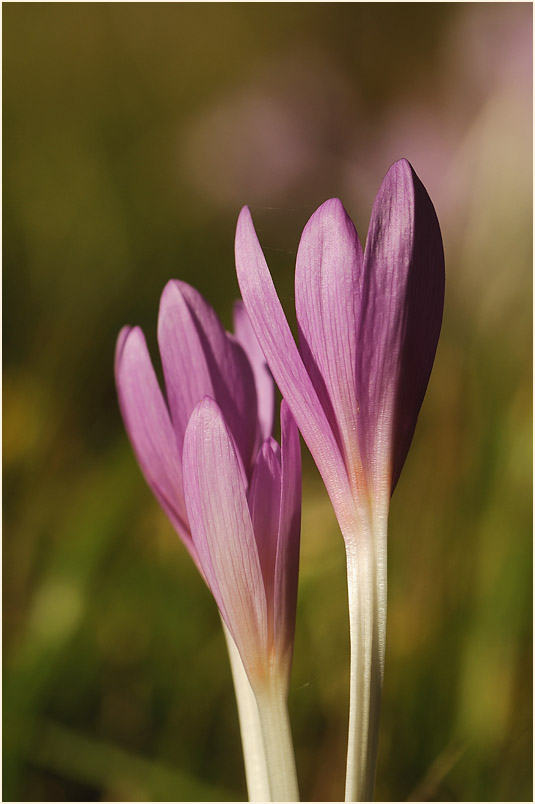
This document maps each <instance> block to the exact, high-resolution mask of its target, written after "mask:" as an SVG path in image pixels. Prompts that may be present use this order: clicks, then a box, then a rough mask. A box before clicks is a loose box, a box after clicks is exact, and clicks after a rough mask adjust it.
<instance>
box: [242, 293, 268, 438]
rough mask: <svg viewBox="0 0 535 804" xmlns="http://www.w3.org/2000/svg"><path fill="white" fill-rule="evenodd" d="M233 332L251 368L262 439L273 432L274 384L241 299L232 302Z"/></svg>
mask: <svg viewBox="0 0 535 804" xmlns="http://www.w3.org/2000/svg"><path fill="white" fill-rule="evenodd" d="M234 332H235V334H236V337H237V339H238V341H239V343H240V344H241V345H242V347H243V349H244V351H245V354H246V355H247V357H248V358H249V362H250V364H251V367H252V369H253V375H254V379H255V385H256V397H257V400H258V418H259V421H260V436H261V441H264V440H265V439H266V438H269V437H270V435H271V434H272V432H273V418H274V415H275V385H274V382H273V377H272V376H271V372H270V370H269V368H268V364H267V363H266V358H265V357H264V353H263V351H262V349H261V348H260V344H259V343H258V338H257V337H256V335H255V333H254V330H253V328H252V326H251V321H250V319H249V316H248V315H247V311H246V309H245V307H244V304H243V302H242V301H236V302H234Z"/></svg>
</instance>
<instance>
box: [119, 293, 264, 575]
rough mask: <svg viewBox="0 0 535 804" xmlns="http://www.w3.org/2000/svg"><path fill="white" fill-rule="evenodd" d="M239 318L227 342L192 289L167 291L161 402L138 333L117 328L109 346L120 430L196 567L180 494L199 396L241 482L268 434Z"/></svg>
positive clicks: (161, 322) (161, 331)
mask: <svg viewBox="0 0 535 804" xmlns="http://www.w3.org/2000/svg"><path fill="white" fill-rule="evenodd" d="M246 317H247V314H246V313H245V311H244V310H243V308H241V307H240V306H239V305H237V306H236V309H235V323H236V326H237V335H236V337H235V336H233V335H231V334H229V333H227V332H225V330H224V329H223V327H222V325H221V323H220V321H219V319H218V317H217V315H216V313H215V312H214V310H213V309H212V308H211V307H210V305H209V304H207V303H206V301H205V300H204V299H203V298H202V296H201V295H200V294H199V293H198V292H197V291H196V290H194V288H192V287H191V286H190V285H187V284H186V283H185V282H179V281H176V280H171V281H169V282H168V283H167V285H166V286H165V288H164V290H163V293H162V297H161V300H160V312H159V316H158V344H159V347H160V355H161V359H162V366H163V373H164V379H165V387H166V392H167V394H166V395H167V400H166V399H165V398H164V396H163V394H162V392H161V390H160V386H159V384H158V380H157V379H156V374H155V372H154V368H153V366H152V362H151V359H150V356H149V352H148V349H147V344H146V342H145V336H144V335H143V332H142V331H141V329H140V328H139V327H133V328H130V327H124V328H123V329H122V330H121V332H120V334H119V337H118V339H117V347H116V353H115V378H116V385H117V392H118V397H119V405H120V408H121V413H122V416H123V420H124V423H125V427H126V430H127V432H128V435H129V437H130V441H131V443H132V447H133V449H134V452H135V454H136V457H137V459H138V462H139V465H140V467H141V469H142V471H143V474H144V476H145V479H146V481H147V483H148V485H149V486H150V488H151V489H152V491H153V492H154V495H155V496H156V498H157V500H158V502H159V503H160V505H161V506H162V508H163V510H164V511H165V513H166V514H167V516H168V518H169V520H170V521H171V523H172V524H173V526H174V527H175V529H176V531H177V532H178V534H179V536H180V537H181V539H182V541H183V542H184V544H185V546H186V547H187V549H188V550H189V552H190V554H191V556H192V558H193V560H194V561H195V563H196V564H197V566H199V562H198V558H197V552H196V550H195V547H194V546H193V542H192V538H191V532H190V527H189V522H188V516H187V512H186V508H185V503H184V496H183V490H182V476H183V470H182V451H183V444H184V434H185V432H186V426H187V423H188V420H189V417H190V415H191V413H192V412H193V410H194V408H195V406H196V405H197V403H198V402H199V401H200V400H201V399H202V398H203V397H204V396H211V397H212V398H213V399H215V400H217V403H218V405H219V407H220V408H221V410H222V412H223V415H224V416H225V419H226V421H227V423H228V425H229V427H230V430H231V432H232V435H233V438H234V440H235V443H236V447H237V451H238V456H239V460H240V465H241V467H242V470H243V472H244V473H245V476H246V477H248V478H249V477H250V476H251V473H252V469H253V465H254V459H255V457H256V454H257V452H258V449H259V447H260V444H261V443H262V441H263V440H264V439H265V438H267V437H268V436H269V435H270V434H271V430H272V426H273V409H274V392H273V387H272V385H273V383H272V380H271V379H270V377H269V376H268V374H267V373H266V372H267V370H266V368H265V360H264V359H263V357H262V356H261V353H260V351H259V349H258V345H256V347H255V344H254V341H253V339H254V334H253V332H252V330H251V329H250V324H248V321H247V318H246ZM240 341H241V344H243V345H241V344H240ZM248 355H249V357H248ZM255 376H256V377H257V378H258V379H257V382H258V387H257V386H256V383H255ZM270 383H271V388H270Z"/></svg>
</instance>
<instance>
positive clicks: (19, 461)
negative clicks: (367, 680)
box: [3, 3, 532, 801]
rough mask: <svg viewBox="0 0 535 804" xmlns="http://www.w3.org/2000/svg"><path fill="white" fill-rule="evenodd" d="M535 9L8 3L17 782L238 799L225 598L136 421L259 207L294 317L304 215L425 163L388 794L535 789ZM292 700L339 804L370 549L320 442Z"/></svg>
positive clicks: (311, 769)
mask: <svg viewBox="0 0 535 804" xmlns="http://www.w3.org/2000/svg"><path fill="white" fill-rule="evenodd" d="M531 15H532V9H531V4H520V3H518V4H514V3H513V4H501V3H498V4H493V3H490V4H485V3H483V4H478V3H475V4H414V5H413V4H402V3H400V4H366V3H362V4H360V3H358V4H323V3H318V4H306V3H305V4H247V3H246V4H238V3H237V4H232V3H223V4H145V3H139V4H129V3H126V4H120V3H117V4H114V3H112V4H105V3H104V4H97V3H88V4H70V3H67V4H61V3H57V4H56V3H45V4H31V3H30V4H7V5H4V7H3V79H4V80H3V99H4V118H3V119H4V139H3V147H4V152H3V156H4V159H3V171H4V195H3V213H4V218H3V224H4V226H3V233H4V282H3V301H4V305H3V321H4V330H3V333H4V334H3V344H4V379H3V411H4V427H3V445H4V487H3V491H4V493H3V500H4V563H3V567H4V576H3V577H4V580H3V590H4V653H3V656H4V676H3V682H4V710H3V711H4V731H3V735H4V736H3V748H4V774H3V788H4V789H3V799H4V800H19V801H24V800H32V801H38V800H44V801H47V800H55V801H63V800H103V801H112V800H118V801H128V800H151V799H152V800H163V801H166V800H222V801H223V800H243V799H245V797H246V790H245V780H244V773H243V765H242V759H241V748H240V738H239V729H238V722H237V715H236V711H235V702H234V698H233V689H232V683H231V677H230V672H229V668H228V662H227V656H226V650H225V645H224V640H223V636H222V632H221V627H220V623H219V619H218V616H217V612H216V608H215V605H214V603H213V600H212V599H211V598H210V596H209V594H208V592H207V590H206V588H205V587H204V585H203V583H202V581H201V579H200V578H199V576H198V574H197V572H196V570H195V568H194V566H193V564H192V562H191V560H190V559H189V558H188V556H187V554H186V551H185V549H184V548H183V547H182V545H181V544H180V542H179V540H178V538H177V537H176V535H175V534H174V532H173V531H172V528H171V526H170V525H169V524H168V522H167V521H166V519H165V517H164V515H163V514H162V513H161V512H160V510H159V508H158V506H157V504H156V502H155V500H154V499H153V497H152V496H151V493H150V492H149V490H148V489H147V488H146V486H145V483H144V481H143V478H142V476H141V473H140V472H139V470H138V468H137V465H136V462H135V459H134V457H133V454H132V452H131V449H130V445H129V443H128V440H127V437H126V435H125V432H124V429H123V425H122V422H121V419H120V416H119V413H118V410H117V404H116V398H115V390H114V384H113V376H112V362H113V350H114V343H115V338H116V335H117V333H118V331H119V329H120V327H121V326H122V325H123V324H125V323H129V324H136V323H138V324H141V325H142V326H143V328H144V330H145V332H146V334H147V336H148V341H149V345H150V347H151V348H152V350H153V355H154V356H156V354H157V352H156V348H155V344H156V339H155V332H156V318H157V309H158V301H159V296H160V293H161V290H162V288H163V286H164V284H165V282H166V281H167V280H168V279H169V278H170V277H176V278H180V279H183V280H185V281H188V282H190V283H192V284H194V285H195V286H196V287H197V288H198V289H199V290H200V291H201V292H202V293H203V294H204V295H205V297H206V298H207V299H208V300H209V301H210V302H211V303H212V304H213V305H214V306H215V308H216V310H217V311H218V313H219V314H220V315H221V317H222V320H223V322H224V323H225V325H226V326H227V327H229V326H230V323H231V318H230V311H231V305H232V301H233V299H234V298H235V297H236V296H237V295H238V289H237V283H236V279H235V275H234V267H233V238H234V226H235V221H236V218H237V214H238V212H239V209H240V207H241V206H242V205H243V204H245V203H248V204H249V205H250V206H251V208H252V211H253V215H254V218H255V221H256V224H257V228H258V232H259V236H260V239H261V242H262V244H263V246H264V248H265V252H266V256H267V259H268V262H269V264H270V266H271V269H272V271H273V273H274V277H275V282H276V284H277V286H278V288H279V291H280V293H281V296H282V298H283V302H284V304H285V306H286V309H287V311H288V314H289V315H290V316H292V315H293V311H292V308H293V304H292V293H293V291H292V283H293V266H294V259H295V253H296V248H297V244H298V241H299V236H300V232H301V229H302V227H303V225H304V223H305V222H306V220H307V219H308V217H309V215H310V214H311V213H312V212H313V210H314V209H315V208H316V207H317V206H318V205H319V204H320V203H321V202H323V201H324V200H325V199H326V198H328V197H330V196H339V197H340V198H341V199H342V200H343V202H344V204H345V206H346V208H347V209H348V211H349V213H350V214H351V215H352V217H353V219H354V220H355V223H356V225H357V228H358V229H359V232H360V234H361V238H362V239H363V238H364V237H365V234H366V228H367V224H368V220H369V214H370V209H371V205H372V202H373V198H374V195H375V192H376V191H377V189H378V187H379V184H380V182H381V179H382V177H383V175H384V173H385V172H386V170H387V169H388V167H389V165H390V164H391V163H392V162H393V161H395V160H396V159H398V158H400V157H402V156H405V157H407V158H408V159H409V160H410V161H411V162H412V164H413V165H414V168H415V169H416V171H417V173H418V174H419V176H420V178H421V179H422V181H423V182H424V184H425V185H426V187H427V188H428V191H429V193H430V195H431V198H432V199H433V201H434V203H435V206H436V209H437V213H438V217H439V220H440V221H441V226H442V231H443V237H444V243H445V251H446V267H447V295H446V310H445V319H444V327H443V332H442V337H441V341H440V344H439V348H438V353H437V359H436V363H435V368H434V371H433V375H432V378H431V383H430V386H429V390H428V394H427V397H426V401H425V403H424V406H423V408H422V412H421V416H420V421H419V425H418V428H417V432H416V436H415V440H414V443H413V446H412V449H411V453H410V455H409V458H408V461H407V464H406V466H405V469H404V472H403V475H402V477H401V480H400V483H399V485H398V488H397V490H396V493H395V495H394V498H393V501H392V509H391V524H390V537H389V624H388V640H387V657H386V677H385V692H384V706H383V714H382V723H381V738H380V751H379V767H378V777H377V798H378V799H379V800H439V801H440V800H458V801H466V800H506V801H509V800H531V799H532V768H531V765H532V647H531V637H532V595H531V582H532V540H531V533H532V526H531V491H532V471H531V437H532V432H531V430H532V414H531V406H532V379H531V367H532V358H531V345H532V340H531V309H532V304H531V290H532V271H531V263H532V255H531V242H532V240H531V226H532V189H531V184H532V156H531V150H532V88H531V78H532V62H531V59H532V49H531V31H532V22H531ZM304 460H305V464H304V481H303V482H304V508H303V533H302V562H301V567H302V569H301V575H300V589H299V604H298V619H297V638H296V648H295V662H294V672H293V676H292V687H291V694H290V710H291V717H292V723H293V731H294V740H295V745H296V758H297V766H298V773H299V778H300V785H301V793H302V798H303V799H304V800H339V799H341V798H342V796H343V784H344V766H345V749H346V730H347V705H348V627H347V613H346V591H345V576H344V550H343V543H342V539H341V537H340V535H339V533H338V529H337V525H336V522H335V519H334V516H333V514H332V510H331V506H330V503H329V500H328V498H327V494H326V492H325V490H324V488H323V485H322V483H321V481H320V479H319V476H318V474H317V471H316V469H315V467H314V465H313V463H312V461H311V460H310V457H309V456H308V453H305V458H304Z"/></svg>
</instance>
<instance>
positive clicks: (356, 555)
mask: <svg viewBox="0 0 535 804" xmlns="http://www.w3.org/2000/svg"><path fill="white" fill-rule="evenodd" d="M377 530H378V531H379V532H377ZM377 530H376V532H375V533H374V534H373V538H360V539H353V540H349V539H346V554H347V584H348V599H349V634H350V640H351V658H350V694H349V738H348V748H347V773H346V794H345V800H346V801H373V796H374V787H375V769H376V763H377V748H378V742H379V716H380V711H381V698H382V693H383V674H384V653H385V634H386V521H384V524H383V525H382V526H381V527H380V528H378V529H377ZM366 536H369V534H366Z"/></svg>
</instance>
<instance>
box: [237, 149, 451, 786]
mask: <svg viewBox="0 0 535 804" xmlns="http://www.w3.org/2000/svg"><path fill="white" fill-rule="evenodd" d="M236 267H237V274H238V282H239V285H240V288H241V292H242V297H243V300H244V303H245V307H246V309H247V312H248V313H249V317H250V319H251V323H252V325H253V328H254V330H255V333H256V335H257V338H258V341H259V343H260V345H261V347H262V349H263V351H264V354H265V356H266V359H267V362H268V365H269V367H270V369H271V371H272V373H273V376H274V378H275V380H276V382H277V384H278V386H279V388H280V390H281V392H282V394H283V396H284V398H285V399H286V401H287V403H288V405H289V407H290V409H291V410H292V413H293V414H294V417H295V420H296V422H297V425H298V427H299V429H300V430H301V433H302V435H303V438H304V440H305V442H306V443H307V445H308V447H309V449H310V452H311V453H312V456H313V458H314V460H315V462H316V464H317V466H318V469H319V471H320V473H321V475H322V477H323V480H324V482H325V486H326V488H327V491H328V493H329V495H330V497H331V500H332V503H333V507H334V509H335V513H336V515H337V518H338V521H339V524H340V528H341V531H342V534H343V536H344V540H345V544H346V552H347V559H348V584H349V598H350V599H349V604H350V628H351V642H352V666H351V695H352V702H351V706H350V736H349V743H350V745H349V751H348V782H347V787H346V796H347V798H348V799H353V798H354V797H358V798H359V799H360V800H367V799H369V798H370V797H371V795H372V794H373V780H374V775H375V754H376V750H377V738H378V726H377V724H378V712H379V706H380V698H381V687H382V676H383V663H384V645H385V629H386V528H387V519H388V508H389V501H390V496H391V493H392V491H393V489H394V487H395V485H396V483H397V480H398V478H399V475H400V472H401V469H402V467H403V464H404V462H405V458H406V456H407V452H408V449H409V446H410V443H411V440H412V436H413V433H414V428H415V425H416V420H417V417H418V413H419V410H420V407H421V404H422V401H423V397H424V394H425V390H426V387H427V383H428V380H429V376H430V372H431V368H432V365H433V360H434V356H435V351H436V347H437V341H438V336H439V332H440V327H441V322H442V310H443V304H444V255H443V249H442V239H441V235H440V229H439V225H438V221H437V217H436V214H435V210H434V208H433V205H432V203H431V201H430V199H429V196H428V195H427V192H426V190H425V188H424V187H423V185H422V183H421V182H420V180H419V179H418V177H417V176H416V174H415V173H414V171H413V169H412V167H411V166H410V164H409V163H408V162H407V161H406V160H401V161H399V162H396V163H395V164H394V165H393V166H392V167H391V168H390V170H389V171H388V173H387V175H386V176H385V178H384V180H383V183H382V185H381V188H380V190H379V192H378V194H377V197H376V199H375V203H374V206H373V211H372V216H371V222H370V227H369V231H368V237H367V240H366V248H365V250H364V251H363V250H362V247H361V244H360V241H359V238H358V235H357V232H356V230H355V227H354V226H353V223H352V221H351V219H350V218H349V216H348V215H347V213H346V212H345V210H344V208H343V206H342V204H341V202H340V201H339V200H338V199H331V200H329V201H327V202H326V203H325V204H323V205H322V206H321V207H320V208H319V209H318V210H317V211H316V212H315V213H314V215H313V216H312V217H311V219H310V220H309V222H308V223H307V225H306V227H305V229H304V231H303V235H302V237H301V242H300V244H299V250H298V253H297V264H296V274H295V300H296V313H297V322H298V329H299V349H298V348H297V346H296V344H295V342H294V340H293V337H292V335H291V331H290V328H289V326H288V323H287V321H286V318H285V316H284V313H283V310H282V307H281V305H280V302H279V300H278V298H277V295H276V292H275V288H274V286H273V282H272V280H271V276H270V274H269V270H268V267H267V265H266V261H265V259H264V255H263V253H262V250H261V248H260V244H259V242H258V238H257V236H256V233H255V230H254V227H253V223H252V220H251V215H250V213H249V210H248V209H247V208H244V209H243V210H242V212H241V214H240V217H239V220H238V226H237V232H236Z"/></svg>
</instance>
